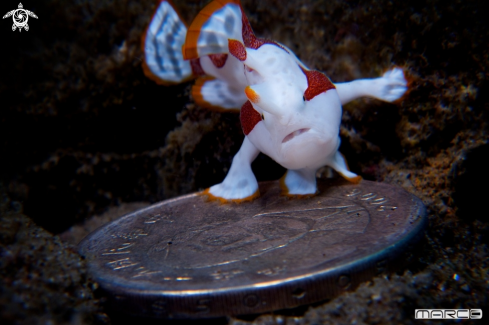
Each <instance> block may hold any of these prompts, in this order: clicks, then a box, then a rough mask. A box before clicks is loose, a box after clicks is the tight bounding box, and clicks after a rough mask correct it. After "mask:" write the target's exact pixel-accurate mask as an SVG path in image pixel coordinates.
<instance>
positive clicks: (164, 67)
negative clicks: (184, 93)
mask: <svg viewBox="0 0 489 325" xmlns="http://www.w3.org/2000/svg"><path fill="white" fill-rule="evenodd" d="M186 34H187V27H186V26H185V24H184V23H183V22H182V20H181V19H180V17H179V16H178V13H177V12H176V11H175V9H174V8H173V6H172V5H171V3H170V2H169V1H167V0H162V1H161V2H160V3H159V5H158V7H157V8H156V11H155V13H154V15H153V18H152V19H151V22H150V23H149V26H148V29H147V30H146V32H145V34H144V37H143V39H142V44H141V45H142V48H143V53H144V62H143V70H144V74H145V75H146V76H147V77H148V78H150V79H151V80H153V81H155V82H156V83H158V84H162V85H172V84H177V83H180V82H184V81H187V80H189V79H191V78H192V77H193V74H192V66H191V64H190V62H189V61H185V60H184V59H183V55H182V46H183V44H184V43H185V36H186Z"/></svg>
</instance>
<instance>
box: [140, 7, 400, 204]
mask: <svg viewBox="0 0 489 325" xmlns="http://www.w3.org/2000/svg"><path fill="white" fill-rule="evenodd" d="M143 47H144V53H145V62H144V65H143V67H144V71H145V73H146V75H147V76H148V77H150V78H151V79H153V80H155V81H157V82H159V83H161V84H172V83H178V82H183V81H186V80H189V79H191V78H197V81H196V83H195V85H194V86H193V87H192V96H193V98H194V100H195V101H196V103H197V104H199V105H200V106H203V107H207V108H210V109H216V110H220V111H228V110H240V119H241V124H242V128H243V132H244V134H245V139H244V141H243V144H242V146H241V148H240V150H239V152H238V153H237V154H236V155H235V157H234V159H233V163H232V165H231V168H230V170H229V172H228V174H227V176H226V178H225V179H224V181H223V182H222V183H220V184H217V185H214V186H212V187H210V188H209V189H207V190H206V191H205V193H206V194H207V195H209V196H210V197H212V198H216V199H219V200H221V201H223V202H226V201H235V202H241V201H246V200H251V199H253V198H255V197H257V196H258V194H259V192H258V183H257V181H256V178H255V176H254V175H253V172H252V171H251V162H252V161H253V160H254V159H255V158H256V156H257V155H258V153H259V152H262V153H264V154H266V155H268V156H269V157H271V158H272V159H273V160H275V161H276V162H277V163H279V164H280V165H282V166H284V167H285V168H287V169H288V171H287V173H286V174H285V175H284V177H283V178H282V185H283V190H284V194H287V195H313V194H315V193H316V191H317V188H316V178H315V175H316V170H317V169H318V168H320V167H322V166H325V165H327V166H330V167H332V168H333V169H335V170H336V171H337V172H338V173H340V174H341V175H342V176H344V177H345V178H346V179H348V180H350V181H352V182H358V181H360V180H361V177H360V176H358V175H356V174H354V173H352V172H350V171H349V170H348V168H347V166H346V162H345V160H344V158H343V156H342V155H341V154H340V153H339V152H338V148H339V145H340V138H339V127H340V122H341V114H342V104H345V103H346V102H349V101H351V100H353V99H356V98H359V97H363V96H370V97H374V98H378V99H381V100H385V101H394V100H397V99H399V98H400V97H401V96H402V95H403V94H404V93H405V92H406V90H407V82H406V79H405V77H404V74H403V71H402V69H399V68H395V69H393V70H390V71H388V72H386V73H385V74H384V75H383V76H382V77H380V78H376V79H362V80H356V81H352V82H348V83H338V84H333V83H332V82H331V81H330V80H329V78H328V77H326V76H325V75H324V74H323V73H321V72H319V71H316V70H310V69H308V68H307V67H306V66H305V65H304V64H303V63H302V62H301V61H300V60H299V59H298V58H297V57H296V56H295V54H294V53H292V52H291V51H290V49H288V48H286V47H285V46H283V45H281V44H279V43H277V42H274V41H270V40H266V39H260V38H257V37H256V36H255V35H254V34H253V31H252V29H251V26H250V24H249V22H248V19H247V17H246V15H245V14H244V12H243V9H242V7H241V5H240V3H239V1H238V0H234V1H229V0H214V1H212V2H211V3H209V4H208V5H207V6H206V7H205V8H204V9H202V10H201V12H200V13H199V14H198V16H197V17H196V18H195V20H194V21H193V22H192V24H191V25H190V27H188V28H187V27H186V26H185V25H184V24H183V22H181V20H180V19H179V16H178V14H177V13H176V11H175V10H174V8H173V7H172V6H171V5H170V3H168V2H167V1H162V2H160V4H159V6H158V8H157V10H156V13H155V15H154V16H153V20H152V21H151V23H150V25H149V27H148V30H147V32H146V34H145V36H144V38H143Z"/></svg>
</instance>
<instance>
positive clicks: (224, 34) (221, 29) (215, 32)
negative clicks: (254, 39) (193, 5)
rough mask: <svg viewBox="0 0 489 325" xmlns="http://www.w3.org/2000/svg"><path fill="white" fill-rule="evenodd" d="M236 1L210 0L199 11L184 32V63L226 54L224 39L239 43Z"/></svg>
mask: <svg viewBox="0 0 489 325" xmlns="http://www.w3.org/2000/svg"><path fill="white" fill-rule="evenodd" d="M242 15H243V13H242V9H241V4H240V1H239V0H214V1H212V2H211V3H209V4H208V5H207V6H206V7H204V9H202V10H201V11H200V12H199V14H198V15H197V17H196V18H195V19H194V21H193V22H192V24H191V25H190V27H189V28H188V31H187V37H186V40H185V45H184V47H183V57H184V58H185V59H187V60H190V59H196V58H199V57H202V56H206V55H211V54H220V53H229V47H228V40H229V39H232V40H237V41H239V42H241V43H243V36H242V32H243V28H242V27H243V22H242Z"/></svg>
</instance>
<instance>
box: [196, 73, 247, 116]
mask: <svg viewBox="0 0 489 325" xmlns="http://www.w3.org/2000/svg"><path fill="white" fill-rule="evenodd" d="M192 97H193V98H194V100H195V102H196V103H197V104H198V105H199V106H202V107H205V108H208V109H212V110H217V111H220V112H223V111H226V112H227V111H236V112H239V109H240V108H241V106H243V104H244V103H245V102H246V101H247V100H248V98H246V95H245V94H244V92H243V91H242V90H238V89H235V88H232V87H230V86H229V83H227V82H225V81H223V80H220V79H213V78H212V77H200V78H198V79H197V80H196V81H195V84H194V85H193V86H192Z"/></svg>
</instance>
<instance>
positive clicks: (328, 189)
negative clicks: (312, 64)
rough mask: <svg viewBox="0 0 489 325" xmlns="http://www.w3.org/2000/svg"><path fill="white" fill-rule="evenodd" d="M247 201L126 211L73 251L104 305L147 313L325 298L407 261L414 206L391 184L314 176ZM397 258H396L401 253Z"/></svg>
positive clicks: (190, 313)
mask: <svg viewBox="0 0 489 325" xmlns="http://www.w3.org/2000/svg"><path fill="white" fill-rule="evenodd" d="M318 188H319V190H320V194H319V195H317V196H315V197H312V198H307V199H290V198H287V197H283V196H280V186H279V184H278V182H266V183H261V184H260V191H261V196H260V197H259V198H258V199H256V200H255V201H253V202H248V203H242V204H220V203H218V202H208V201H207V200H206V198H205V197H203V196H201V195H198V194H190V195H186V196H182V197H178V198H175V199H171V200H167V201H163V202H160V203H158V204H155V205H152V206H150V207H148V208H145V209H142V210H139V211H136V212H134V213H131V214H128V215H125V216H123V217H121V218H120V219H118V220H116V221H114V222H112V223H110V224H108V225H106V226H104V227H102V228H100V229H98V230H97V231H95V232H93V233H92V234H90V235H89V236H87V238H85V239H84V240H83V241H82V242H81V243H80V246H79V249H80V252H81V254H82V255H83V256H85V258H86V260H87V262H88V266H89V272H90V273H91V275H92V276H93V278H94V279H95V280H96V281H97V282H98V283H99V284H100V286H101V287H102V289H104V290H105V292H106V293H107V295H108V297H109V300H110V302H111V305H112V307H113V308H115V310H118V311H121V312H124V313H128V314H132V315H139V316H145V317H156V318H206V317H219V316H224V315H243V314H256V313H262V312H266V311H272V310H278V309H284V308H292V307H296V306H299V305H303V304H309V303H313V302H317V301H320V300H324V299H327V298H332V297H334V296H336V295H338V294H341V293H342V292H344V291H346V290H351V289H353V288H355V287H356V286H357V285H358V284H360V283H361V282H363V281H366V280H368V279H370V278H372V277H373V276H375V275H376V274H379V273H382V272H384V271H390V270H392V269H393V268H395V267H396V265H397V264H398V263H399V261H403V260H405V259H406V256H407V255H409V254H410V252H409V249H410V248H411V247H412V245H413V244H414V243H415V242H416V241H417V240H418V239H419V238H420V237H421V236H422V233H423V229H424V228H425V225H426V216H425V215H426V212H425V207H424V205H423V204H422V203H421V201H420V200H419V199H418V198H416V197H415V196H413V195H411V194H409V193H408V192H406V191H404V190H403V189H401V188H398V187H394V186H391V185H386V184H382V183H375V182H369V181H362V182H361V183H360V184H358V185H353V184H347V183H345V182H342V181H320V180H319V181H318ZM406 254H407V255H406Z"/></svg>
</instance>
